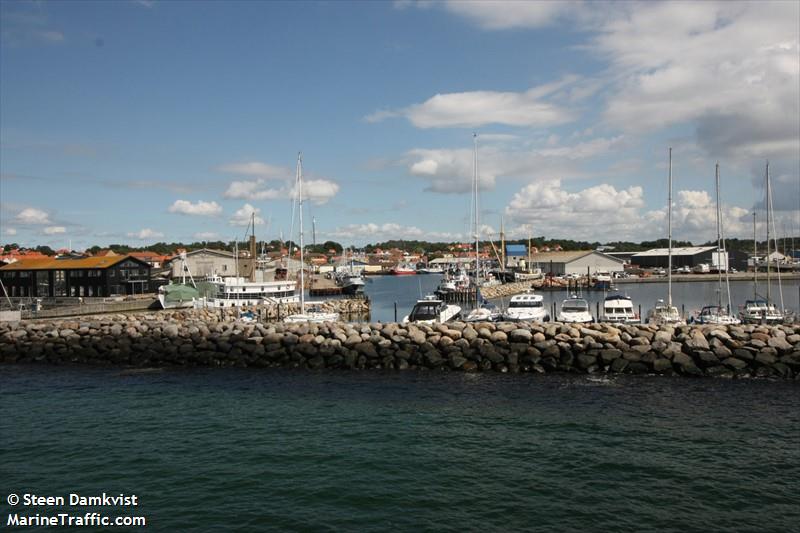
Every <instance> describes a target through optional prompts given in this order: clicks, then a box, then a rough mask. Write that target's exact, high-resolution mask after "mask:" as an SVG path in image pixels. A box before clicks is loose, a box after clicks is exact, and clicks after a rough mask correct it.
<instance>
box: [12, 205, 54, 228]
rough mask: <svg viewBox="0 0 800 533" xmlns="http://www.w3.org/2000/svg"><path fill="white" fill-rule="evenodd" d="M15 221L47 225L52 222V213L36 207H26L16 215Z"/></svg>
mask: <svg viewBox="0 0 800 533" xmlns="http://www.w3.org/2000/svg"><path fill="white" fill-rule="evenodd" d="M14 222H16V223H17V224H29V225H46V224H52V222H51V221H50V215H48V214H47V212H45V211H42V210H41V209H36V208H34V207H26V208H25V209H23V210H22V211H20V212H19V213H17V216H16V217H14Z"/></svg>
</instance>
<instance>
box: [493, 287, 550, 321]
mask: <svg viewBox="0 0 800 533" xmlns="http://www.w3.org/2000/svg"><path fill="white" fill-rule="evenodd" d="M503 319H504V320H508V321H511V322H549V321H550V315H549V313H548V312H547V308H546V307H545V306H544V297H543V296H542V295H541V294H535V293H534V291H533V289H527V290H526V291H525V292H523V293H522V294H517V295H514V296H512V297H511V301H509V302H508V308H507V309H506V311H505V313H503Z"/></svg>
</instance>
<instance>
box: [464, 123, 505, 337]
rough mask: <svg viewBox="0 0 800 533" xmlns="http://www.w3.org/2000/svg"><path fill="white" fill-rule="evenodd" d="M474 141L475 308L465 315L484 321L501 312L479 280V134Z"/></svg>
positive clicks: (467, 317)
mask: <svg viewBox="0 0 800 533" xmlns="http://www.w3.org/2000/svg"><path fill="white" fill-rule="evenodd" d="M472 143H473V160H472V163H473V166H472V195H473V196H472V198H473V199H472V207H473V208H474V210H475V212H474V213H473V221H474V223H475V225H474V228H473V229H474V231H475V277H474V278H473V279H474V281H475V285H474V288H475V306H476V307H475V309H473V310H472V311H470V312H469V313H467V316H466V317H465V321H466V322H482V321H487V322H488V321H494V320H498V319H499V318H500V312H499V311H498V309H497V307H496V306H495V305H493V304H492V303H490V302H487V301H486V300H484V299H483V297H482V296H481V289H480V283H479V282H478V279H479V276H480V271H481V268H480V266H481V259H480V224H479V220H478V134H477V133H473V134H472Z"/></svg>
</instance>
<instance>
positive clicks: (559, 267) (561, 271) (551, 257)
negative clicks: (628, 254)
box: [531, 250, 625, 276]
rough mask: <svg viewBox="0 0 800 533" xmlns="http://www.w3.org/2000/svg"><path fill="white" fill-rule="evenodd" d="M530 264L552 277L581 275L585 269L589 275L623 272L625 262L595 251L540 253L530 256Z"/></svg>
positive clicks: (584, 272)
mask: <svg viewBox="0 0 800 533" xmlns="http://www.w3.org/2000/svg"><path fill="white" fill-rule="evenodd" d="M531 263H532V264H533V266H534V267H536V268H538V269H540V270H541V271H542V272H544V273H545V274H549V273H552V274H553V275H554V276H563V275H567V274H576V275H583V274H586V272H587V269H588V272H590V273H591V274H595V273H597V272H606V273H609V274H610V273H612V272H622V271H623V270H625V261H623V260H622V259H618V258H616V257H611V256H609V255H606V254H604V253H602V252H598V251H597V250H582V251H575V252H542V253H537V254H533V255H531Z"/></svg>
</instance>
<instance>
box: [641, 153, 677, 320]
mask: <svg viewBox="0 0 800 533" xmlns="http://www.w3.org/2000/svg"><path fill="white" fill-rule="evenodd" d="M668 183H669V186H668V190H669V192H668V195H667V198H668V199H667V238H668V241H669V246H668V250H669V252H668V255H667V257H668V259H667V261H668V263H667V301H666V302H664V300H661V299H659V300H658V301H656V305H655V306H654V307H653V308H652V309H650V311H648V313H647V322H648V323H649V324H653V325H658V326H660V325H677V324H682V323H683V318H682V317H681V314H680V313H679V312H678V308H677V307H675V306H674V305H672V148H670V149H669V180H668Z"/></svg>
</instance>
